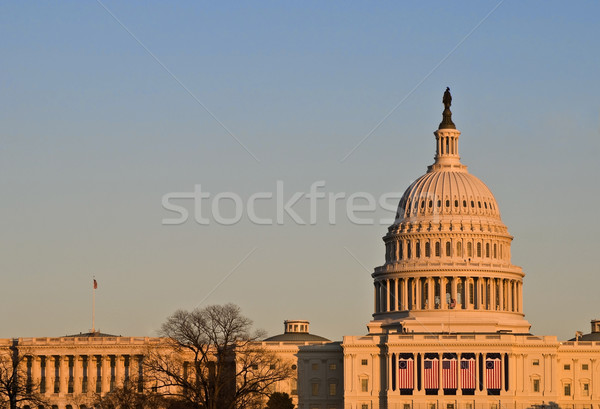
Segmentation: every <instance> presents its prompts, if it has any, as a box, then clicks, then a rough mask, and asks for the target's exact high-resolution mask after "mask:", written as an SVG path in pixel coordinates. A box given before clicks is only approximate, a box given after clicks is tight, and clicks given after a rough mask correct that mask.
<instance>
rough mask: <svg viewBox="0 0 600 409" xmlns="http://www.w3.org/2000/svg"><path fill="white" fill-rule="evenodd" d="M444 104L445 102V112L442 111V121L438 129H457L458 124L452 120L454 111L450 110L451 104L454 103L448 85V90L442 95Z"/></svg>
mask: <svg viewBox="0 0 600 409" xmlns="http://www.w3.org/2000/svg"><path fill="white" fill-rule="evenodd" d="M442 104H444V112H443V113H442V122H440V126H439V127H438V129H456V125H454V122H452V111H450V105H452V95H451V94H450V87H446V91H445V92H444V96H443V97H442Z"/></svg>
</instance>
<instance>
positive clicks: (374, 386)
mask: <svg viewBox="0 0 600 409" xmlns="http://www.w3.org/2000/svg"><path fill="white" fill-rule="evenodd" d="M371 362H373V373H374V374H381V368H380V359H379V354H371ZM372 379H373V382H371V384H370V385H369V389H370V391H378V390H381V387H382V386H383V385H381V383H380V380H381V375H380V376H373V377H372Z"/></svg>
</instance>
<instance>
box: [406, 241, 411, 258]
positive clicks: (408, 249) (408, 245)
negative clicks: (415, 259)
mask: <svg viewBox="0 0 600 409" xmlns="http://www.w3.org/2000/svg"><path fill="white" fill-rule="evenodd" d="M406 258H409V259H410V258H412V246H411V245H410V240H407V241H406Z"/></svg>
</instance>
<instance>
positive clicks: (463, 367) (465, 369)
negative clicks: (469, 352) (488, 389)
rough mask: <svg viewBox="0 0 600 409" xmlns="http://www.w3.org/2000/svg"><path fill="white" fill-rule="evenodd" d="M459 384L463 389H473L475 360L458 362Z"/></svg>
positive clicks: (474, 383)
mask: <svg viewBox="0 0 600 409" xmlns="http://www.w3.org/2000/svg"><path fill="white" fill-rule="evenodd" d="M460 384H461V386H462V388H463V389H475V388H476V386H475V385H476V381H475V359H473V358H471V359H462V360H461V361H460Z"/></svg>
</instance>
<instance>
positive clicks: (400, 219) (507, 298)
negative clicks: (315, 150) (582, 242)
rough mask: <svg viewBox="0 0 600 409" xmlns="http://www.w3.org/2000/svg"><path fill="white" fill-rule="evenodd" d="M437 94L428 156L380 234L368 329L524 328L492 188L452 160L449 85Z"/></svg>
mask: <svg viewBox="0 0 600 409" xmlns="http://www.w3.org/2000/svg"><path fill="white" fill-rule="evenodd" d="M443 102H444V105H445V109H444V113H443V120H442V122H441V123H440V126H439V129H438V130H436V131H435V132H434V135H435V137H436V155H435V162H434V164H433V165H431V166H429V167H428V168H427V173H425V175H423V176H421V177H420V178H418V179H417V180H416V181H415V182H413V183H412V184H411V185H410V186H409V187H408V189H407V190H406V191H405V193H404V195H403V196H402V198H401V199H400V203H399V206H398V212H397V214H396V220H395V222H394V224H392V225H391V226H390V227H389V228H388V233H387V234H386V236H385V237H384V238H383V240H384V242H385V247H386V252H385V264H384V265H383V266H380V267H377V268H376V269H375V271H374V273H373V274H372V276H373V279H374V314H373V318H374V319H373V321H371V323H370V324H369V331H370V332H372V333H380V332H383V331H387V330H394V331H399V332H407V331H411V332H413V331H414V332H444V331H451V330H452V331H466V332H469V331H479V332H482V331H483V332H497V331H505V332H515V333H527V332H528V331H529V328H530V325H529V323H528V322H527V321H526V320H525V319H524V314H523V303H522V285H523V277H524V274H523V272H522V270H521V268H520V267H518V266H514V265H512V264H511V262H510V259H511V253H510V245H511V241H512V239H513V237H512V236H511V235H510V234H509V233H508V229H507V228H506V226H505V225H504V223H503V222H502V219H501V217H500V212H499V209H498V205H497V202H496V199H495V198H494V196H493V194H492V192H491V191H490V190H489V188H488V187H487V186H486V185H485V184H484V183H483V182H482V181H481V180H479V179H478V178H477V177H475V176H473V175H471V174H470V173H468V171H467V167H466V166H465V165H463V164H462V163H461V162H460V156H459V154H458V140H459V137H460V131H458V130H457V129H456V126H455V125H454V123H453V122H452V113H451V111H450V104H451V96H450V93H449V91H447V92H446V94H444V101H443ZM443 310H446V313H445V314H444V313H442V311H443ZM450 312H451V314H450Z"/></svg>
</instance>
